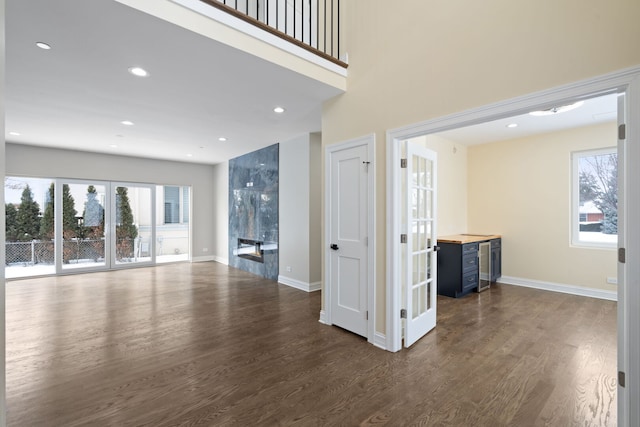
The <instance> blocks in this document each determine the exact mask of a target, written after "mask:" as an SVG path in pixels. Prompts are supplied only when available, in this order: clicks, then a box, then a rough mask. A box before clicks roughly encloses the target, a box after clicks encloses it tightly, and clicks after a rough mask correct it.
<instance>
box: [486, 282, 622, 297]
mask: <svg viewBox="0 0 640 427" xmlns="http://www.w3.org/2000/svg"><path fill="white" fill-rule="evenodd" d="M498 282H499V283H505V284H507V285H515V286H523V287H525V288H534V289H542V290H545V291H553V292H561V293H563V294H571V295H579V296H583V297H591V298H598V299H605V300H609V301H617V300H618V293H617V292H616V291H606V290H604V289H593V288H585V287H582V286H574V285H565V284H563V283H553V282H543V281H540V280H531V279H522V278H520V277H510V276H502V277H501V278H500V279H498Z"/></svg>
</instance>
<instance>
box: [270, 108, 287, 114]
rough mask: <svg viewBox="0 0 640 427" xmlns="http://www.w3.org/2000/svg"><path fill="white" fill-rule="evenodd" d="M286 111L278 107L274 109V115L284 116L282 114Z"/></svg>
mask: <svg viewBox="0 0 640 427" xmlns="http://www.w3.org/2000/svg"><path fill="white" fill-rule="evenodd" d="M284 111H285V110H284V108H282V107H276V108H274V109H273V112H274V113H278V114H282V113H284Z"/></svg>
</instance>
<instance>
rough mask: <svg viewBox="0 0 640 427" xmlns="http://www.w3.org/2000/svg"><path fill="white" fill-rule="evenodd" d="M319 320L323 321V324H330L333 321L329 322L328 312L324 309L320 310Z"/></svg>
mask: <svg viewBox="0 0 640 427" xmlns="http://www.w3.org/2000/svg"><path fill="white" fill-rule="evenodd" d="M318 322H320V323H322V324H323V325H330V324H331V323H329V322H328V321H327V312H326V311H324V310H320V319H318Z"/></svg>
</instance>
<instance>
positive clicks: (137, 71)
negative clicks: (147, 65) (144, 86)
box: [129, 67, 149, 77]
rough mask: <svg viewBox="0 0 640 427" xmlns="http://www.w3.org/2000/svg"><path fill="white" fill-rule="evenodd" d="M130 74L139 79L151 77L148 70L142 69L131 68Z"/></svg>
mask: <svg viewBox="0 0 640 427" xmlns="http://www.w3.org/2000/svg"><path fill="white" fill-rule="evenodd" d="M129 72H130V73H131V74H133V75H134V76H137V77H147V76H148V75H149V72H148V71H147V70H145V69H144V68H140V67H129Z"/></svg>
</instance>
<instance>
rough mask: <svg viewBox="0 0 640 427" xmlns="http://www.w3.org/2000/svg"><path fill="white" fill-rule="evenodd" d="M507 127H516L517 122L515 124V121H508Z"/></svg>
mask: <svg viewBox="0 0 640 427" xmlns="http://www.w3.org/2000/svg"><path fill="white" fill-rule="evenodd" d="M507 127H508V128H510V129H511V128H517V127H518V124H517V123H509V124H508V125H507Z"/></svg>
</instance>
